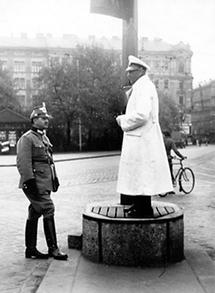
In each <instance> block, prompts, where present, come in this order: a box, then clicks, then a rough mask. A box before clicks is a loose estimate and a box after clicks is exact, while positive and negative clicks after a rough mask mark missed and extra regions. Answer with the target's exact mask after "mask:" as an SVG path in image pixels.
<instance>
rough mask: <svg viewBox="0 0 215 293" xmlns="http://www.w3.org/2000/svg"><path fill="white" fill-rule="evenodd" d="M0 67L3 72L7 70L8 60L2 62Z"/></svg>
mask: <svg viewBox="0 0 215 293" xmlns="http://www.w3.org/2000/svg"><path fill="white" fill-rule="evenodd" d="M0 66H1V69H2V70H5V69H7V61H6V60H0Z"/></svg>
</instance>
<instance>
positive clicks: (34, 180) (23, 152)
mask: <svg viewBox="0 0 215 293" xmlns="http://www.w3.org/2000/svg"><path fill="white" fill-rule="evenodd" d="M40 118H41V119H40ZM49 118H50V115H48V113H47V110H46V108H45V105H43V106H42V107H39V108H36V109H35V110H33V112H32V114H31V116H30V119H31V121H32V128H31V129H30V130H29V131H27V132H26V133H24V134H23V135H22V136H21V138H20V139H19V141H18V143H17V169H18V171H19V173H20V182H19V188H22V190H23V192H24V193H25V195H26V196H27V198H28V200H29V201H30V205H29V209H28V211H29V212H28V219H27V222H26V229H25V244H26V252H25V256H26V258H48V257H49V256H52V257H54V258H55V259H58V260H66V259H67V255H66V254H63V253H61V252H60V251H59V248H58V246H57V237H56V231H55V222H54V211H55V207H54V203H53V201H52V199H51V196H50V195H51V191H54V192H55V191H57V189H58V186H59V181H58V178H57V175H56V171H55V165H54V161H53V157H52V144H51V143H50V141H49V139H48V137H47V136H46V134H45V128H47V127H48V122H47V120H48V119H49ZM38 120H39V124H38ZM35 121H36V122H35ZM44 121H46V122H44ZM45 123H46V124H45ZM41 216H43V223H44V232H45V237H46V242H47V246H48V248H49V251H48V254H43V253H40V252H39V251H38V250H37V249H36V242H37V227H38V219H39V218H40V217H41Z"/></svg>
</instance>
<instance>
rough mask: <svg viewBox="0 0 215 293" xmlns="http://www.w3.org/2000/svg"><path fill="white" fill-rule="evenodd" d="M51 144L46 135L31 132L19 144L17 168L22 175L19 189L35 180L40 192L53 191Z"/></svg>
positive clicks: (23, 136)
mask: <svg viewBox="0 0 215 293" xmlns="http://www.w3.org/2000/svg"><path fill="white" fill-rule="evenodd" d="M51 147H52V145H51V143H50V141H49V139H48V137H47V136H46V135H43V136H42V134H40V133H38V132H37V131H34V130H29V131H27V132H26V133H24V134H23V135H22V136H21V138H20V139H19V141H18V143H17V168H18V171H19V173H20V182H19V188H23V183H24V182H25V181H27V180H29V179H32V178H35V179H36V184H37V188H38V190H39V192H43V191H45V190H49V191H53V181H52V179H53V177H52V169H51V168H53V164H54V163H53V158H52V150H51Z"/></svg>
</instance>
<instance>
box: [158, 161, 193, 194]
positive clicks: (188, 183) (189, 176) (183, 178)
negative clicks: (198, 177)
mask: <svg viewBox="0 0 215 293" xmlns="http://www.w3.org/2000/svg"><path fill="white" fill-rule="evenodd" d="M173 159H174V160H178V161H179V163H173V165H180V167H179V169H178V170H177V171H176V173H175V174H174V175H173V177H174V183H173V185H176V184H177V179H178V184H179V192H181V191H182V192H184V193H185V194H189V193H191V192H192V190H193V188H194V186H195V176H194V173H193V171H192V169H191V168H189V167H184V165H183V160H184V159H181V158H178V157H173ZM174 187H175V186H174ZM167 194H169V192H167V193H162V194H159V196H161V197H165V196H166V195H167Z"/></svg>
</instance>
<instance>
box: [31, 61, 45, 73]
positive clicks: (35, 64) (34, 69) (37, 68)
mask: <svg viewBox="0 0 215 293" xmlns="http://www.w3.org/2000/svg"><path fill="white" fill-rule="evenodd" d="M42 65H43V63H42V62H39V61H32V65H31V71H32V72H34V73H38V72H39V71H40V70H41V68H42Z"/></svg>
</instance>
